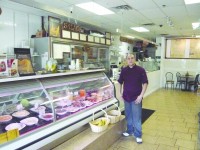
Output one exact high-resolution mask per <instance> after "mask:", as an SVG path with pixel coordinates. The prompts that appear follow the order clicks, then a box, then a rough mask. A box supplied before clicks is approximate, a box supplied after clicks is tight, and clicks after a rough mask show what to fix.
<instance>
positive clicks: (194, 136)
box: [192, 133, 198, 142]
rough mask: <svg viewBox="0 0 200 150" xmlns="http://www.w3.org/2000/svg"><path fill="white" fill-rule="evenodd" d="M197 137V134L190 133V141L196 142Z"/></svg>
mask: <svg viewBox="0 0 200 150" xmlns="http://www.w3.org/2000/svg"><path fill="white" fill-rule="evenodd" d="M197 139H198V134H197V133H196V134H192V141H195V142H197Z"/></svg>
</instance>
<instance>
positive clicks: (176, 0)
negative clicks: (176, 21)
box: [153, 0, 185, 7]
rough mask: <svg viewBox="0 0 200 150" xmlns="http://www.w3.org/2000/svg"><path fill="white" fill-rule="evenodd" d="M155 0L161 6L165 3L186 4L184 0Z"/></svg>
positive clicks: (167, 4)
mask: <svg viewBox="0 0 200 150" xmlns="http://www.w3.org/2000/svg"><path fill="white" fill-rule="evenodd" d="M153 1H154V3H156V4H157V5H158V6H160V7H162V6H163V5H166V6H165V7H171V6H180V5H185V3H184V0H173V2H172V0H153Z"/></svg>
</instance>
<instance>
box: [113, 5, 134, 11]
mask: <svg viewBox="0 0 200 150" xmlns="http://www.w3.org/2000/svg"><path fill="white" fill-rule="evenodd" d="M113 8H114V9H120V10H132V9H133V8H132V7H131V6H129V5H120V6H116V7H113Z"/></svg>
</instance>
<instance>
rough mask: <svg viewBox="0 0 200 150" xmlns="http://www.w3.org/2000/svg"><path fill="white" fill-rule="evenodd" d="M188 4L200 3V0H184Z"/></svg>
mask: <svg viewBox="0 0 200 150" xmlns="http://www.w3.org/2000/svg"><path fill="white" fill-rule="evenodd" d="M184 1H185V4H186V5H189V4H196V3H200V0H184Z"/></svg>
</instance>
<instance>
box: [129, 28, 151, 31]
mask: <svg viewBox="0 0 200 150" xmlns="http://www.w3.org/2000/svg"><path fill="white" fill-rule="evenodd" d="M131 29H132V30H135V31H137V32H149V30H148V29H146V28H144V27H131Z"/></svg>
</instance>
